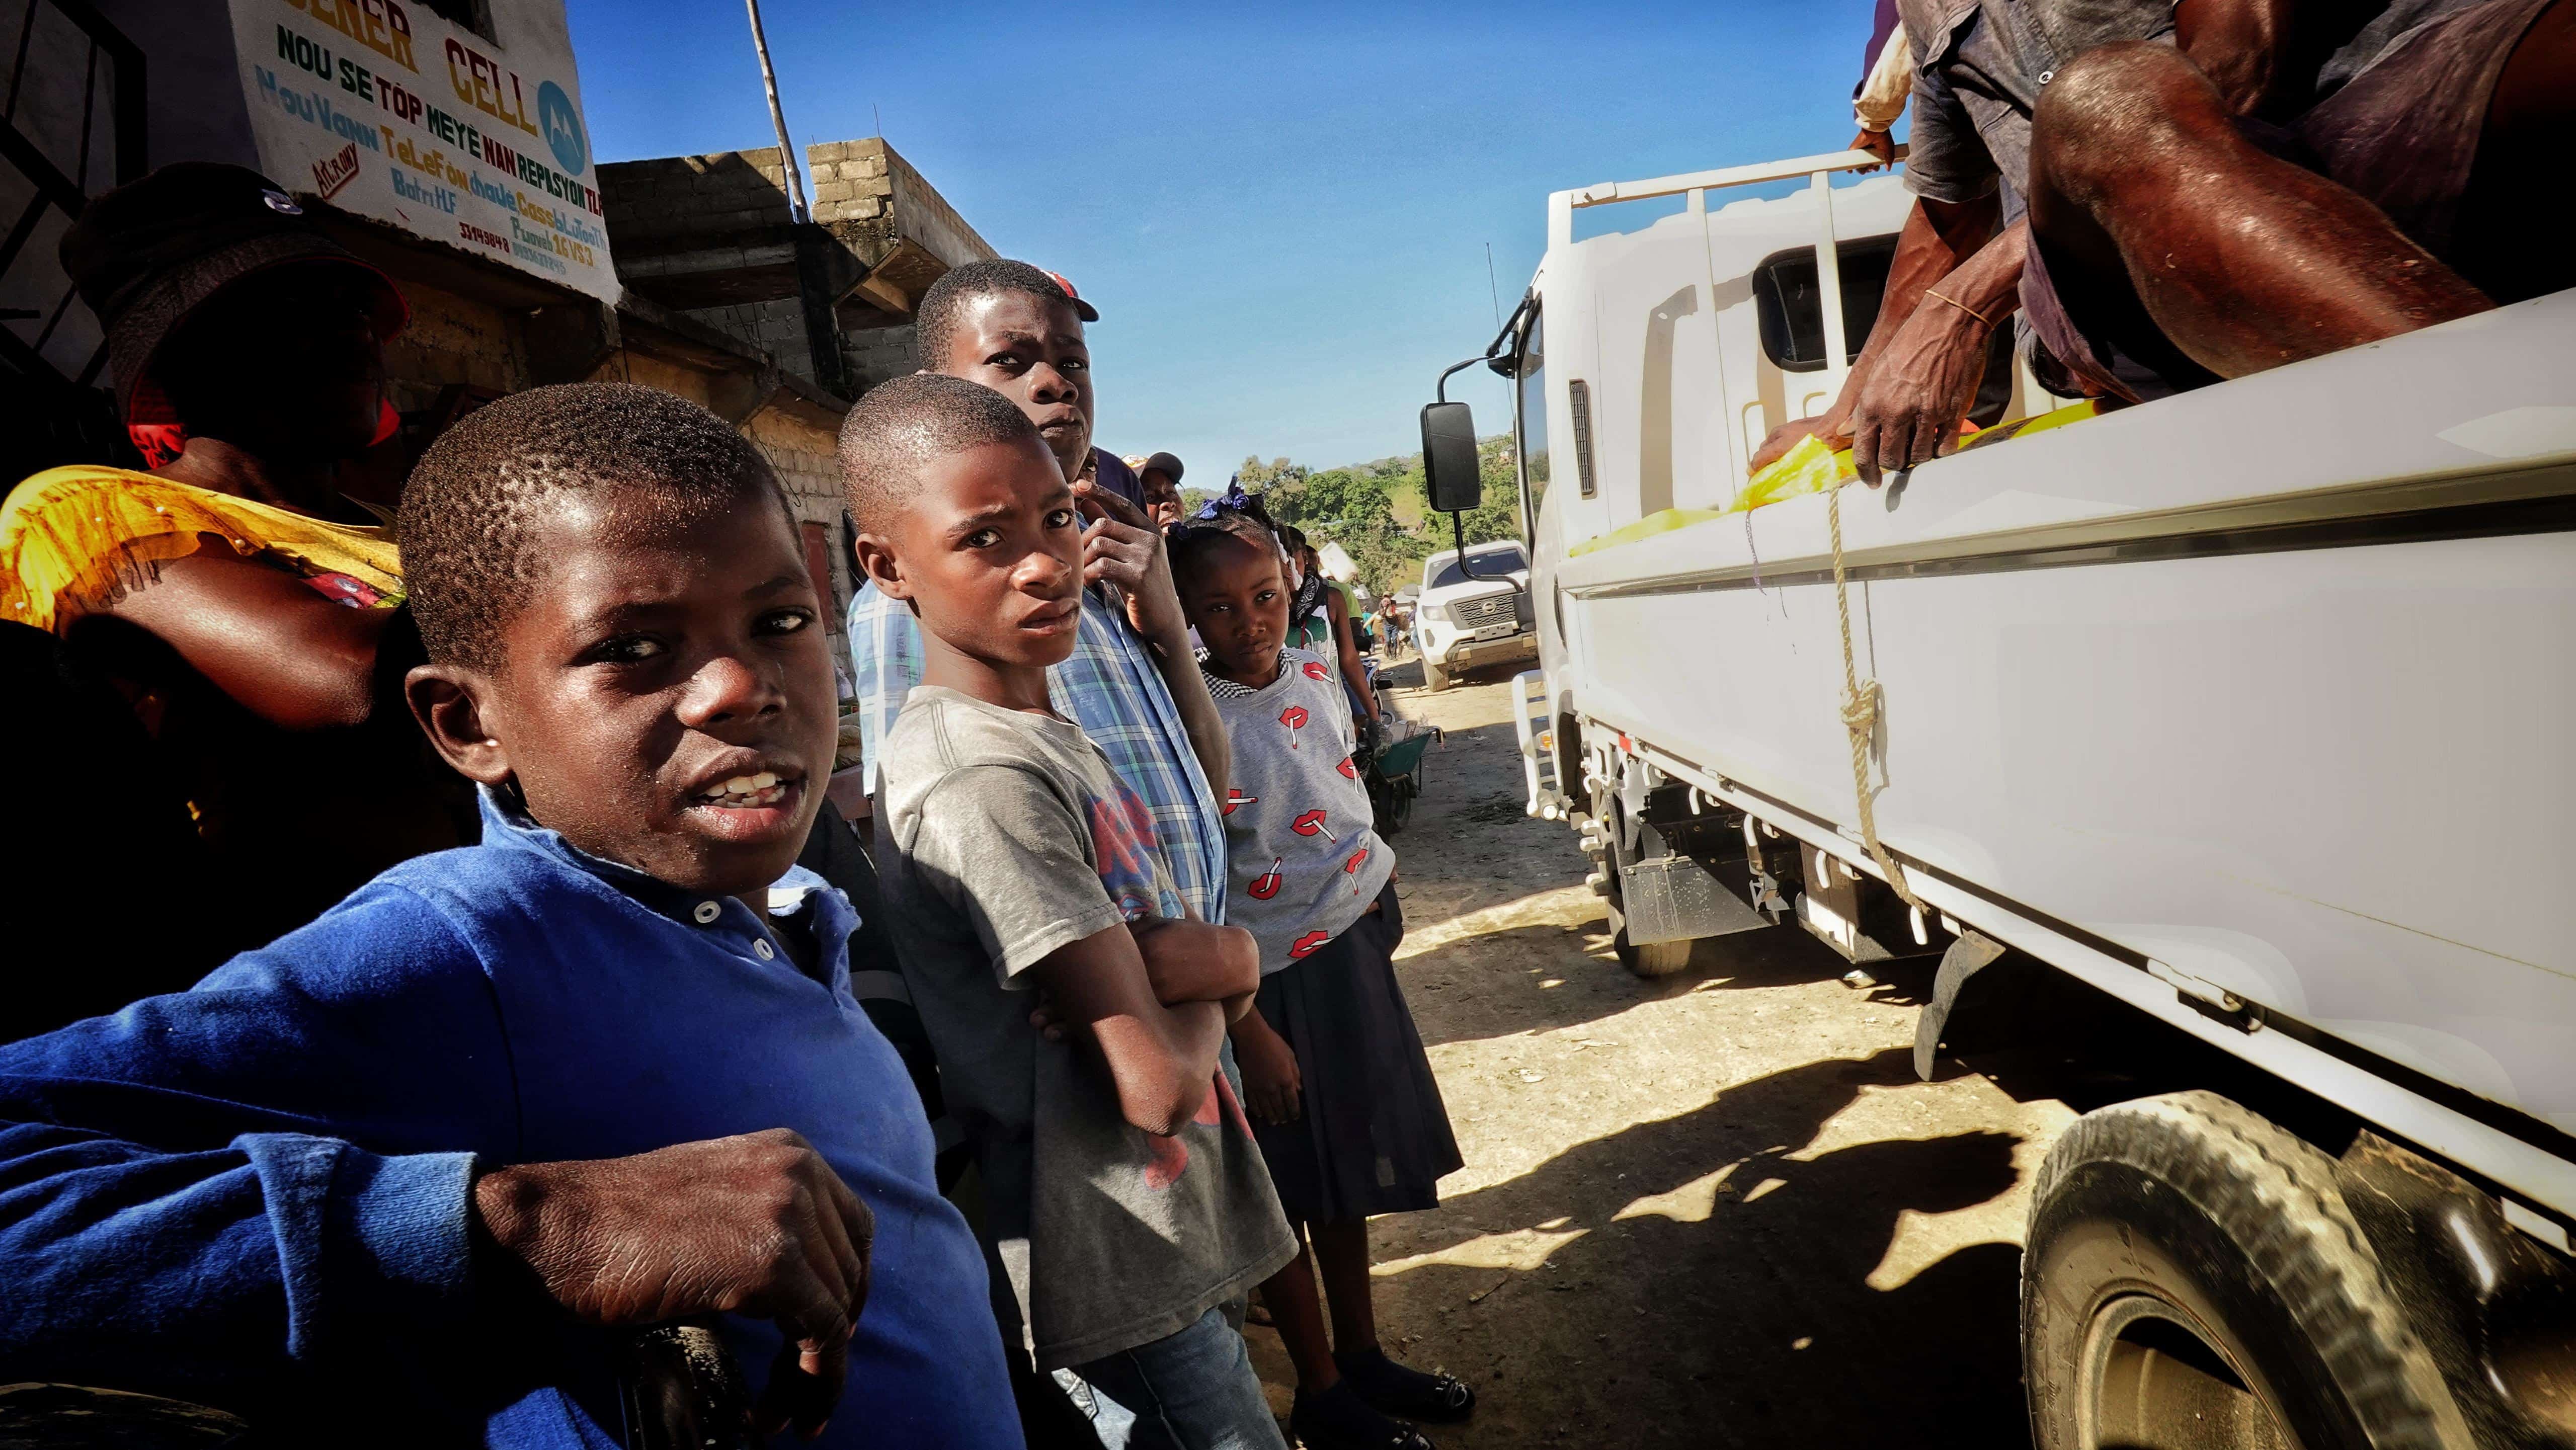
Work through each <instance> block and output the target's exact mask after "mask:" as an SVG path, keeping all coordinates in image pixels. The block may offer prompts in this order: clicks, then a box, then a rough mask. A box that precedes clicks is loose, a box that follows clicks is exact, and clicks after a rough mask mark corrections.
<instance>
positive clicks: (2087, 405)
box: [1965, 398, 2102, 448]
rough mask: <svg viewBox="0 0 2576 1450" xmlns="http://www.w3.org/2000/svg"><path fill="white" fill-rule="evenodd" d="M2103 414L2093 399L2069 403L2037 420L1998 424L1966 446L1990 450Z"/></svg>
mask: <svg viewBox="0 0 2576 1450" xmlns="http://www.w3.org/2000/svg"><path fill="white" fill-rule="evenodd" d="M2101 413H2102V405H2101V404H2100V403H2097V402H2095V401H2094V400H2092V399H2091V398H2086V399H2085V400H2084V401H2082V402H2080V403H2069V404H2067V405H2066V406H2065V407H2063V408H2055V409H2051V410H2050V411H2048V412H2045V413H2042V414H2040V415H2039V416H2038V417H2036V418H2024V419H2022V420H2021V421H2020V422H2018V423H2001V424H1997V425H1996V426H1994V427H1992V428H1989V429H1987V430H1986V431H1985V432H1983V433H1980V434H1978V435H1977V436H1975V437H1974V438H1971V439H1969V440H1968V442H1967V444H1966V445H1965V446H1967V447H1969V448H1990V447H1993V446H1995V445H1996V444H1999V443H2010V442H2011V441H2012V440H2014V439H2016V438H2027V437H2029V436H2030V435H2031V434H2033V433H2045V432H2047V431H2048V430H2049V429H2051V428H2063V427H2065V426H2066V425H2067V424H2069V423H2081V422H2083V421H2084V420H2085V419H2087V418H2097V417H2100V416H2101Z"/></svg>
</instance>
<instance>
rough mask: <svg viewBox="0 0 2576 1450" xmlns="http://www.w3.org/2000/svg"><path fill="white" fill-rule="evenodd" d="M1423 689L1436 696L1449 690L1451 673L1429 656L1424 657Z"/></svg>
mask: <svg viewBox="0 0 2576 1450" xmlns="http://www.w3.org/2000/svg"><path fill="white" fill-rule="evenodd" d="M1422 687H1423V688H1424V689H1426V690H1429V691H1431V692H1432V693H1433V694H1435V695H1436V694H1438V693H1439V692H1441V691H1442V690H1445V689H1448V688H1449V672H1448V671H1447V670H1444V669H1442V668H1441V667H1440V662H1439V661H1438V660H1435V659H1433V658H1432V657H1431V656H1429V655H1424V656H1423V657H1422Z"/></svg>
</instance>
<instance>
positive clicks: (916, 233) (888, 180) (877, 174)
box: [805, 136, 998, 267]
mask: <svg viewBox="0 0 2576 1450" xmlns="http://www.w3.org/2000/svg"><path fill="white" fill-rule="evenodd" d="M805 163H806V175H807V176H808V177H809V178H810V179H811V181H812V184H813V187H814V220H815V221H817V222H819V223H822V224H824V225H826V226H831V225H832V224H833V223H845V224H848V226H847V228H846V230H845V229H844V228H843V227H841V226H833V232H834V234H835V235H836V236H843V237H845V239H846V240H849V241H851V242H853V243H858V245H855V246H854V247H853V249H854V250H856V251H858V252H859V254H860V255H861V256H863V257H866V258H867V259H868V260H869V261H870V262H878V261H882V260H883V259H884V255H885V253H887V252H890V251H892V250H893V249H894V247H895V245H896V244H897V243H898V242H901V241H904V240H910V241H912V242H913V243H915V244H916V245H918V246H920V247H921V248H922V249H923V250H924V251H926V252H928V253H930V255H932V256H934V257H936V258H938V259H939V260H940V261H941V262H943V263H945V264H946V265H948V266H951V267H954V266H957V265H959V264H960V263H964V262H974V261H980V260H982V259H984V258H987V257H992V256H996V255H998V254H997V253H996V252H994V250H993V245H992V243H990V242H987V241H985V240H984V239H983V238H982V237H981V236H979V235H977V234H976V231H975V229H974V228H973V227H971V226H969V225H967V224H966V219H965V218H964V217H962V216H959V215H958V214H957V209H956V208H955V207H953V206H950V205H949V204H948V199H947V198H946V197H943V196H941V195H940V194H939V191H938V189H937V188H935V187H933V186H932V185H931V184H930V183H929V182H928V181H927V180H925V179H923V177H922V174H921V173H920V172H918V171H916V170H914V169H913V166H912V163H911V162H909V161H906V160H904V159H903V157H902V155H901V154H900V153H898V152H896V151H895V149H894V148H893V147H891V146H888V145H887V144H886V143H885V138H884V137H882V136H870V137H867V138H865V139H863V140H858V141H830V142H825V143H823V144H821V145H817V146H808V147H806V148H805ZM869 222H875V223H879V225H877V226H874V227H869V226H864V225H861V224H863V223H869ZM862 239H866V240H867V241H873V242H874V243H875V244H876V245H875V246H874V247H873V248H872V247H870V246H868V245H866V244H864V242H862Z"/></svg>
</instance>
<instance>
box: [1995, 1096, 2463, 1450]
mask: <svg viewBox="0 0 2576 1450" xmlns="http://www.w3.org/2000/svg"><path fill="white" fill-rule="evenodd" d="M2124 1321H2125V1322H2126V1324H2127V1325H2128V1328H2127V1331H2126V1332H2125V1333H2123V1334H2117V1335H2115V1334H2114V1333H2113V1330H2114V1329H2115V1328H2116V1327H2118V1326H2120V1325H2121V1324H2123V1322H2124ZM2021 1328H2022V1364H2023V1380H2024V1382H2025V1384H2026V1385H2027V1386H2028V1389H2029V1397H2030V1418H2031V1432H2032V1436H2033V1439H2034V1441H2035V1442H2036V1444H2037V1446H2038V1447H2039V1450H2090V1447H2092V1446H2095V1445H2097V1444H2099V1445H2129V1444H2146V1445H2156V1444H2209V1445H2263V1444H2271V1443H2295V1444H2297V1445H2298V1446H2300V1447H2302V1450H2362V1447H2374V1450H2436V1447H2445V1446H2466V1445H2468V1444H2469V1443H2470V1441H2469V1438H2468V1430H2467V1426H2466V1425H2465V1424H2464V1423H2463V1421H2462V1419H2461V1416H2460V1412H2459V1409H2458V1407H2457V1405H2456V1404H2454V1403H2453V1402H2452V1400H2451V1398H2450V1395H2449V1392H2448V1391H2447V1390H2445V1389H2444V1388H2443V1385H2442V1377H2441V1373H2440V1371H2439V1370H2438V1368H2437V1367H2436V1366H2435V1364H2434V1362H2433V1359H2432V1356H2431V1355H2430V1354H2429V1353H2428V1352H2427V1351H2426V1349H2425V1348H2424V1345H2423V1344H2422V1342H2421V1341H2419V1340H2418V1339H2417V1338H2416V1336H2415V1334H2414V1331H2413V1330H2412V1329H2411V1328H2409V1327H2408V1320H2407V1314H2406V1311H2405V1310H2404V1308H2403V1307H2402V1306H2401V1305H2400V1304H2399V1303H2398V1302H2397V1299H2396V1296H2395V1295H2394V1293H2393V1292H2392V1291H2391V1290H2390V1289H2389V1287H2388V1284H2387V1281H2386V1279H2385V1278H2384V1276H2383V1275H2382V1274H2381V1273H2380V1269H2379V1260H2378V1258H2377V1256H2376V1255H2374V1254H2373V1253H2372V1252H2371V1249H2370V1246H2369V1243H2368V1241H2367V1240H2365V1239H2364V1238H2363V1237H2362V1233H2361V1229H2360V1228H2359V1226H2358V1225H2357V1224H2355V1222H2354V1221H2353V1217H2352V1212H2351V1210H2350V1209H2349V1208H2348V1207H2347V1206H2346V1205H2345V1203H2344V1201H2343V1196H2342V1194H2341V1193H2340V1192H2339V1191H2338V1190H2337V1189H2336V1187H2335V1178H2334V1165H2333V1163H2332V1161H2331V1160H2329V1159H2328V1158H2327V1157H2326V1156H2325V1155H2324V1154H2322V1153H2320V1152H2318V1151H2317V1150H2316V1149H2314V1148H2312V1147H2310V1146H2308V1145H2307V1144H2306V1143H2304V1142H2301V1141H2300V1140H2299V1139H2297V1138H2294V1137H2292V1136H2291V1135H2290V1134H2288V1133H2287V1132H2284V1131H2283V1130H2282V1129H2280V1128H2279V1127H2277V1126H2275V1125H2273V1124H2272V1123H2271V1122H2269V1121H2267V1120H2266V1119H2264V1118H2262V1117H2260V1116H2258V1115H2257V1114H2254V1113H2252V1112H2248V1111H2247V1110H2246V1109H2244V1108H2242V1107H2239V1106H2238V1105H2236V1104H2235V1103H2232V1102H2230V1101H2228V1100H2227V1099H2225V1098H2222V1097H2219V1096H2218V1095H2216V1094H2214V1093H2207V1092H2185V1093H2172V1094H2168V1095H2165V1096H2162V1097H2153V1098H2141V1099H2139V1100H2137V1101H2135V1102H2128V1103H2120V1104H2116V1105H2114V1106H2111V1107H2107V1108H2103V1109H2100V1110H2099V1111H2096V1112H2092V1113H2087V1114H2085V1115H2084V1116H2083V1117H2081V1118H2079V1119H2077V1120H2076V1121H2075V1124H2074V1125H2073V1126H2072V1127H2070V1128H2069V1129H2067V1131H2066V1133H2065V1135H2064V1136H2062V1137H2060V1138H2059V1139H2058V1140H2057V1145H2056V1147H2054V1148H2053V1149H2051V1150H2050V1152H2049V1155H2048V1160H2047V1162H2046V1163H2045V1164H2043V1165H2042V1166H2041V1168H2040V1171H2039V1179H2038V1181H2037V1183H2036V1184H2035V1185H2034V1187H2033V1191H2032V1196H2031V1215H2030V1232H2029V1236H2028V1238H2027V1240H2026V1244H2025V1248H2024V1250H2023V1256H2022V1295H2021ZM2194 1340H2196V1341H2197V1343H2194V1342H2193V1341H2194ZM2195 1363H2198V1364H2200V1365H2201V1366H2202V1367H2203V1368H2202V1369H2201V1370H2194V1369H2193V1368H2192V1366H2193V1365H2194V1364H2195ZM2229 1379H2233V1380H2234V1381H2235V1382H2236V1384H2237V1386H2238V1388H2239V1390H2241V1391H2243V1392H2245V1393H2240V1394H2235V1395H2234V1398H2233V1400H2232V1401H2230V1403H2232V1404H2233V1405H2234V1406H2235V1407H2236V1408H2237V1409H2238V1410H2240V1411H2242V1412H2243V1413H2244V1414H2245V1415H2246V1416H2247V1417H2248V1418H2249V1419H2250V1420H2253V1421H2264V1420H2268V1422H2269V1423H2270V1424H2271V1425H2273V1426H2277V1427H2278V1428H2279V1429H2280V1430H2284V1431H2287V1432H2288V1436H2289V1437H2292V1438H2291V1440H2288V1441H2281V1440H2267V1439H2265V1438H2264V1437H2263V1436H2262V1435H2261V1434H2247V1435H2239V1436H2235V1437H2231V1436H2229V1435H2226V1434H2221V1433H2213V1432H2214V1431H2216V1430H2217V1426H2216V1425H2215V1424H2211V1423H2208V1422H2209V1421H2218V1420H2223V1419H2225V1418H2226V1417H2225V1416H2223V1415H2219V1414H2216V1413H2212V1414H2210V1415H2208V1416H2206V1417H2205V1418H2204V1417H2202V1416H2198V1415H2194V1414H2192V1413H2190V1412H2189V1411H2188V1409H2187V1408H2186V1409H2185V1410H2182V1411H2177V1409H2176V1408H2175V1407H2176V1406H2178V1405H2185V1406H2187V1405H2191V1404H2199V1405H2208V1404H2211V1403H2212V1401H2211V1400H2210V1399H2209V1398H2208V1397H2207V1395H2206V1391H2207V1388H2208V1387H2210V1386H2217V1385H2223V1384H2224V1383H2225V1381H2227V1380H2229ZM2194 1386H2200V1387H2202V1389H2203V1396H2202V1397H2201V1398H2192V1391H2193V1387H2194ZM2249 1393H2250V1395H2251V1400H2250V1401H2248V1400H2247V1399H2246V1397H2245V1394H2249ZM2218 1398H2219V1399H2220V1400H2226V1398H2227V1395H2226V1392H2222V1393H2221V1394H2220V1395H2219V1397H2218ZM2160 1417H2161V1418H2163V1419H2166V1420H2170V1421H2173V1422H2175V1423H2176V1426H2177V1428H2174V1429H2172V1430H2169V1431H2165V1432H2161V1433H2160V1432H2158V1431H2156V1430H2155V1429H2154V1422H2155V1421H2156V1420H2157V1419H2158V1418H2160Z"/></svg>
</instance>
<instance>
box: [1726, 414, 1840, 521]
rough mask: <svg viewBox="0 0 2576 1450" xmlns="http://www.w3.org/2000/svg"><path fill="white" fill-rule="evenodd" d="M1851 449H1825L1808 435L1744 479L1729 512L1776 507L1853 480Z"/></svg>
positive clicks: (1727, 509) (1819, 439)
mask: <svg viewBox="0 0 2576 1450" xmlns="http://www.w3.org/2000/svg"><path fill="white" fill-rule="evenodd" d="M1856 475H1857V470H1855V469H1854V468H1853V467H1852V461H1851V450H1850V449H1848V448H1846V449H1843V450H1842V451H1841V452H1839V453H1837V452H1835V451H1834V450H1832V449H1830V448H1827V447H1826V446H1825V440H1823V439H1822V438H1818V437H1816V436H1815V435H1814V434H1812V433H1811V434H1809V435H1807V436H1806V437H1804V438H1801V439H1799V440H1798V446H1797V447H1795V448H1792V449H1790V450H1789V451H1788V452H1786V453H1783V454H1781V455H1780V456H1779V457H1778V458H1776V459H1774V460H1772V462H1771V463H1770V464H1769V465H1768V466H1767V467H1765V468H1763V469H1762V470H1761V471H1760V472H1758V473H1756V474H1754V475H1753V476H1752V477H1751V478H1749V479H1746V480H1745V482H1744V488H1743V490H1742V491H1741V492H1739V493H1737V494H1736V495H1735V500H1734V502H1732V503H1730V504H1728V505H1727V506H1726V511H1727V512H1728V513H1731V514H1733V513H1742V512H1744V511H1745V510H1746V509H1758V508H1761V507H1762V506H1763V505H1765V504H1775V503H1778V502H1779V501H1780V500H1782V499H1784V498H1796V497H1798V496H1799V495H1800V494H1807V493H1823V492H1824V491H1825V490H1827V489H1829V488H1832V487H1833V486H1834V485H1835V484H1837V483H1840V482H1841V481H1842V480H1844V479H1846V478H1851V477H1855V476H1856Z"/></svg>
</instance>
